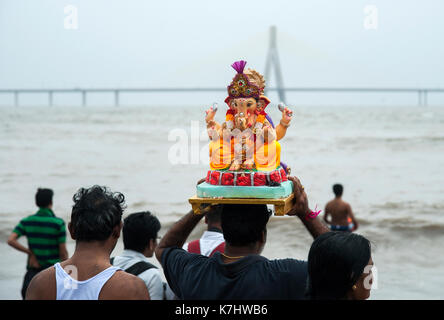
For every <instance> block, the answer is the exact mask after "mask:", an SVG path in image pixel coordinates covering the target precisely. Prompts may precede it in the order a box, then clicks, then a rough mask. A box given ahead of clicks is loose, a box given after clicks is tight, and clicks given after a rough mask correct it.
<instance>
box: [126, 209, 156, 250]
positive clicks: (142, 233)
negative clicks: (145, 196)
mask: <svg viewBox="0 0 444 320" xmlns="http://www.w3.org/2000/svg"><path fill="white" fill-rule="evenodd" d="M159 230H160V222H159V219H157V218H156V217H155V216H153V215H152V214H151V213H150V212H149V211H145V212H136V213H132V214H130V215H129V216H128V217H126V218H125V219H124V220H123V231H122V233H123V245H124V248H125V249H130V250H134V251H137V252H143V251H144V250H145V248H146V247H147V246H148V243H149V240H150V239H156V238H157V233H158V232H159Z"/></svg>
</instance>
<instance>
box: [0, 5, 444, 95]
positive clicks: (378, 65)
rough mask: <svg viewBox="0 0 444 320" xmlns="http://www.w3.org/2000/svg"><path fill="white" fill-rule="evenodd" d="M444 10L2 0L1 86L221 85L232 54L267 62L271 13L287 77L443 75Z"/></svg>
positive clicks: (401, 81) (357, 79)
mask: <svg viewBox="0 0 444 320" xmlns="http://www.w3.org/2000/svg"><path fill="white" fill-rule="evenodd" d="M68 5H72V6H74V7H75V8H76V9H77V23H78V25H77V26H78V28H77V29H67V28H66V25H65V23H66V19H67V16H68V15H70V14H69V13H65V11H64V10H65V7H66V6H68ZM368 5H372V6H373V8H376V9H377V27H376V29H366V27H365V21H366V20H365V19H369V13H366V12H365V10H364V9H365V7H366V6H368ZM443 16H444V1H440V0H435V1H434V0H424V1H419V0H417V1H408V0H390V1H386V0H377V1H361V0H342V1H341V0H337V1H332V0H324V1H322V0H309V1H308V0H307V1H283V0H275V1H273V2H271V1H257V0H256V1H248V0H243V1H239V0H238V1H236V0H235V1H231V0H226V1H208V0H205V1H200V0H199V1H180V0H177V1H176V0H174V1H168V0H164V1H146V0H131V1H123V0H106V1H105V0H72V1H63V0H38V1H36V0H28V1H26V0H0V88H24V87H27V88H51V87H57V88H73V87H175V86H180V87H187V86H200V87H220V86H226V85H228V83H229V81H230V80H231V78H232V77H233V76H234V70H232V69H231V67H230V64H231V63H232V62H233V61H235V60H239V59H244V60H247V62H248V65H247V67H252V68H255V69H257V70H258V71H260V72H263V71H264V68H265V60H266V53H267V50H268V44H269V43H268V41H269V37H268V36H269V27H270V26H271V25H275V26H276V27H277V32H278V34H277V36H278V37H277V45H278V50H279V56H280V62H281V67H282V70H283V76H284V84H285V86H337V87H342V86H370V87H387V86H390V87H416V86H424V87H444V76H443V75H444V62H443V61H442V59H443V57H444V40H443V35H444V19H443ZM70 21H72V20H70ZM368 21H369V20H367V22H368ZM268 80H269V83H270V85H271V86H272V85H273V84H274V83H273V81H274V80H273V78H271V79H268Z"/></svg>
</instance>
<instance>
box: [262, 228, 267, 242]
mask: <svg viewBox="0 0 444 320" xmlns="http://www.w3.org/2000/svg"><path fill="white" fill-rule="evenodd" d="M261 242H262V243H264V244H265V242H267V229H266V228H265V229H264V231H262V233H261Z"/></svg>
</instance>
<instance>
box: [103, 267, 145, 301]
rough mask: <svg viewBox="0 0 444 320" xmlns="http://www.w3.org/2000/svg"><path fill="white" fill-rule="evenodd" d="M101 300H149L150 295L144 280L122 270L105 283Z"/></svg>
mask: <svg viewBox="0 0 444 320" xmlns="http://www.w3.org/2000/svg"><path fill="white" fill-rule="evenodd" d="M99 299H104V300H148V299H149V293H148V289H147V287H146V285H145V282H143V280H142V279H140V278H139V277H136V276H134V275H132V274H129V273H126V272H124V271H121V270H120V271H117V272H116V273H114V275H113V276H112V277H111V278H110V279H109V280H108V281H107V282H106V283H105V285H104V286H103V288H102V291H101V292H100V296H99Z"/></svg>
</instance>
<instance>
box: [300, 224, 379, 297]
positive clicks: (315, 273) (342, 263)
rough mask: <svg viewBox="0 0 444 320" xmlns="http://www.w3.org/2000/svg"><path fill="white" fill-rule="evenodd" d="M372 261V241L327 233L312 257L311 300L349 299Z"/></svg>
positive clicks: (314, 249)
mask: <svg viewBox="0 0 444 320" xmlns="http://www.w3.org/2000/svg"><path fill="white" fill-rule="evenodd" d="M370 257H371V245H370V241H368V240H367V239H366V238H364V237H363V236H361V235H358V234H355V233H348V232H338V231H337V232H327V233H324V234H322V235H320V236H319V237H318V238H316V240H315V241H314V242H313V244H312V246H311V248H310V252H309V254H308V275H309V286H308V296H309V298H311V299H315V300H336V299H345V298H346V295H347V292H348V291H349V290H350V289H351V288H352V286H353V285H354V284H355V283H356V281H357V280H358V279H359V277H360V276H361V274H362V273H363V271H364V268H365V267H366V266H367V265H368V262H369V260H370Z"/></svg>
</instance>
